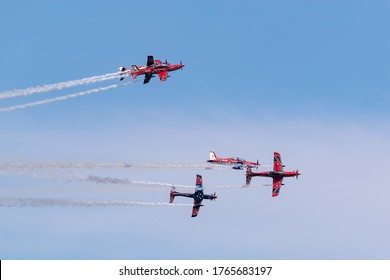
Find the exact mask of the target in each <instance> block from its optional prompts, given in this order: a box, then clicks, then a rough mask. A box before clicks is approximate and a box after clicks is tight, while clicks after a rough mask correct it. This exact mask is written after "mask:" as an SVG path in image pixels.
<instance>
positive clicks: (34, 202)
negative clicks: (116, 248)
mask: <svg viewBox="0 0 390 280" xmlns="http://www.w3.org/2000/svg"><path fill="white" fill-rule="evenodd" d="M55 206H59V207H67V206H72V207H76V206H84V207H94V206H98V207H109V206H125V207H129V206H144V207H177V206H192V204H187V203H165V202H144V201H131V200H100V201H97V200H65V199H51V198H1V199H0V207H55Z"/></svg>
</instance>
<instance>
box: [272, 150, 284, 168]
mask: <svg viewBox="0 0 390 280" xmlns="http://www.w3.org/2000/svg"><path fill="white" fill-rule="evenodd" d="M274 171H275V172H279V171H283V164H282V158H281V157H280V154H279V153H278V152H274Z"/></svg>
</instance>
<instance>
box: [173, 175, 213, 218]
mask: <svg viewBox="0 0 390 280" xmlns="http://www.w3.org/2000/svg"><path fill="white" fill-rule="evenodd" d="M176 196H184V197H189V198H193V199H194V206H193V207H192V216H191V217H196V216H198V212H199V209H200V207H201V206H203V205H202V201H203V199H210V200H213V199H216V198H217V196H216V195H215V193H214V194H211V195H208V194H203V182H202V176H200V175H199V174H196V187H195V192H194V193H180V192H177V191H176V189H175V187H172V190H171V192H170V194H169V203H172V202H173V200H174V199H175V197H176Z"/></svg>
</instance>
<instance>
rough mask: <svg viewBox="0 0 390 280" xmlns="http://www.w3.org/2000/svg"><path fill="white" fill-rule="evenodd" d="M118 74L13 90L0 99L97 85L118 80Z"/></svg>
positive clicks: (2, 95)
mask: <svg viewBox="0 0 390 280" xmlns="http://www.w3.org/2000/svg"><path fill="white" fill-rule="evenodd" d="M119 74H120V72H117V73H109V74H105V75H99V76H94V77H89V78H84V79H79V80H73V81H67V82H60V83H55V84H50V85H43V86H37V87H30V88H26V89H15V90H11V91H6V92H3V93H0V99H4V98H12V97H17V96H27V95H31V94H35V93H43V92H49V91H53V90H61V89H64V88H70V87H74V86H81V85H88V84H93V83H97V82H103V81H107V80H112V79H115V78H118V75H119Z"/></svg>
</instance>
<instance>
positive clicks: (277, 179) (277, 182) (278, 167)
mask: <svg viewBox="0 0 390 280" xmlns="http://www.w3.org/2000/svg"><path fill="white" fill-rule="evenodd" d="M283 167H284V165H283V164H282V159H281V157H280V154H279V153H278V152H274V170H273V171H266V172H252V170H251V168H250V167H248V168H247V169H246V185H247V186H249V184H250V183H251V179H252V177H256V176H260V177H271V178H273V180H274V181H273V184H272V196H278V195H279V191H280V187H281V186H282V185H284V184H282V182H283V178H284V177H296V178H297V179H298V176H299V175H301V173H299V172H298V170H297V171H283Z"/></svg>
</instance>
